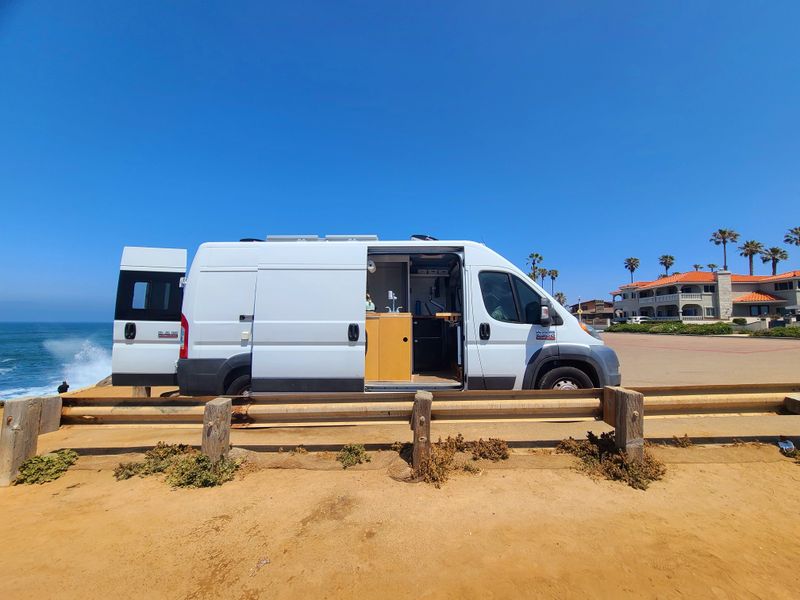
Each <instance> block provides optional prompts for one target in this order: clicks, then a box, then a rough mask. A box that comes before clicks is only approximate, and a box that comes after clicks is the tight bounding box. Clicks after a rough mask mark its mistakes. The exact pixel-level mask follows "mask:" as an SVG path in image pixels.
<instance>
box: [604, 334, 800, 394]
mask: <svg viewBox="0 0 800 600" xmlns="http://www.w3.org/2000/svg"><path fill="white" fill-rule="evenodd" d="M603 340H604V341H605V342H606V344H608V345H609V346H610V347H612V348H613V349H614V350H615V351H616V353H617V356H618V357H619V361H620V365H621V368H622V384H623V385H629V386H637V385H691V384H703V383H708V384H724V383H795V382H798V381H800V340H792V339H765V338H748V337H711V336H686V335H682V336H679V335H653V334H635V333H604V334H603Z"/></svg>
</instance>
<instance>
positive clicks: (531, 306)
mask: <svg viewBox="0 0 800 600" xmlns="http://www.w3.org/2000/svg"><path fill="white" fill-rule="evenodd" d="M512 279H513V280H514V288H515V289H516V291H517V298H518V299H519V305H520V312H521V313H522V322H523V323H528V324H529V325H538V324H539V323H541V321H542V298H541V296H539V294H537V293H536V292H534V291H533V290H532V289H531V288H530V287H529V286H528V285H526V284H525V282H523V281H522V280H521V279H520V278H519V277H513V276H512Z"/></svg>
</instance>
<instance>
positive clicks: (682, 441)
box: [672, 433, 694, 448]
mask: <svg viewBox="0 0 800 600" xmlns="http://www.w3.org/2000/svg"><path fill="white" fill-rule="evenodd" d="M672 443H673V444H675V445H676V446H677V447H678V448H689V447H690V446H693V445H694V443H693V442H692V439H691V438H690V437H689V436H688V435H686V434H685V433H684V434H683V437H678V436H677V435H673V436H672Z"/></svg>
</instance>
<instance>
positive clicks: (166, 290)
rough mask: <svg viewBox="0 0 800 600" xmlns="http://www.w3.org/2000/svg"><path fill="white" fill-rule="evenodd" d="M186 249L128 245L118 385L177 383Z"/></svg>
mask: <svg viewBox="0 0 800 600" xmlns="http://www.w3.org/2000/svg"><path fill="white" fill-rule="evenodd" d="M185 274H186V250H178V249H173V248H137V247H131V246H126V247H125V248H124V249H123V251H122V262H121V264H120V270H119V283H118V284H117V304H116V309H115V312H114V346H113V350H112V358H111V372H112V375H111V381H112V384H113V385H141V386H154V385H174V384H176V383H177V380H176V366H175V365H176V362H177V360H178V353H179V350H180V339H179V337H180V335H179V332H180V328H181V305H182V303H183V288H182V287H181V277H183V276H184V275H185Z"/></svg>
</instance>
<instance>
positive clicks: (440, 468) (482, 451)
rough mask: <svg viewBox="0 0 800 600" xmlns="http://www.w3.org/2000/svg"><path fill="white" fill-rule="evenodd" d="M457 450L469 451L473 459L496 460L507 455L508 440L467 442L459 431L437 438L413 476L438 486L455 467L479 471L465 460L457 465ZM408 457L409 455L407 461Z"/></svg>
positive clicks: (468, 471) (471, 471)
mask: <svg viewBox="0 0 800 600" xmlns="http://www.w3.org/2000/svg"><path fill="white" fill-rule="evenodd" d="M409 446H411V444H409ZM458 452H464V453H471V454H472V460H473V461H477V460H481V459H486V460H491V461H494V462H496V461H499V460H506V459H507V458H508V457H509V452H508V442H506V441H505V440H499V439H496V438H489V439H488V440H483V439H479V440H478V441H476V442H468V441H466V440H465V439H464V436H463V435H461V434H460V433H459V434H458V435H456V437H451V436H447V438H446V439H445V440H442V439H441V438H439V441H438V442H435V443H434V444H431V457H430V459H428V460H427V461H425V462H424V463H423V464H422V465H420V468H419V469H418V471H417V472H416V473H415V476H416V477H417V478H419V479H422V481H424V482H425V483H431V484H433V485H434V486H436V487H437V488H439V487H442V484H443V483H445V482H446V481H447V480H448V479H449V478H450V473H451V472H452V471H454V470H455V469H456V468H460V469H461V470H462V471H465V472H467V473H473V474H476V473H480V472H481V469H480V467H478V466H477V465H475V464H473V463H469V462H466V463H463V464H462V465H460V466H457V465H456V462H455V457H456V453H458ZM410 458H411V457H410V455H409V458H408V460H409V461H410Z"/></svg>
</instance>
